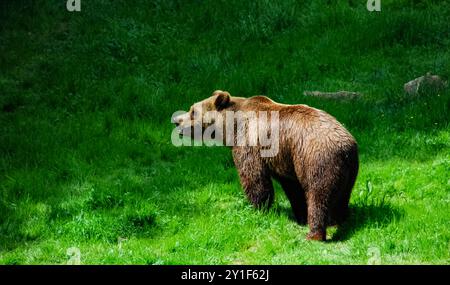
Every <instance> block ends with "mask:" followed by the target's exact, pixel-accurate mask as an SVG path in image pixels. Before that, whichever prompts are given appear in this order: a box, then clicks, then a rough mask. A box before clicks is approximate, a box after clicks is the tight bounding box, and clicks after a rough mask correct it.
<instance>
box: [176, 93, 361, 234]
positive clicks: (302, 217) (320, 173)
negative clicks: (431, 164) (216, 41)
mask: <svg viewBox="0 0 450 285" xmlns="http://www.w3.org/2000/svg"><path fill="white" fill-rule="evenodd" d="M235 112H243V113H244V114H246V112H247V113H251V114H255V115H256V118H258V117H260V116H261V115H260V114H262V113H263V112H266V113H267V112H270V114H271V115H270V116H269V117H270V118H272V117H273V118H275V117H278V121H277V124H278V125H277V129H276V131H277V132H278V133H279V134H278V141H277V143H278V144H279V145H278V146H277V148H276V150H277V152H276V153H275V154H274V155H272V156H264V155H261V154H262V151H263V150H264V149H267V146H266V145H265V146H263V145H261V144H260V143H257V144H253V145H250V144H241V145H239V144H237V140H238V139H239V138H240V137H241V136H243V135H244V134H245V133H246V132H250V133H251V132H252V131H255V130H256V129H265V130H266V131H267V133H268V134H269V136H275V132H274V131H273V130H272V129H271V130H268V128H269V127H268V124H264V123H261V124H260V126H259V127H254V126H252V127H251V126H250V122H249V118H250V117H251V116H246V115H244V116H240V117H239V118H240V119H241V120H243V121H244V123H242V124H240V127H239V126H238V122H236V121H237V119H236V118H233V119H232V121H233V124H234V128H235V129H237V132H236V133H234V132H233V133H232V134H231V136H232V138H233V139H232V143H231V144H230V143H229V141H228V143H227V145H230V146H231V148H232V153H233V160H234V163H235V165H236V168H237V170H238V174H239V177H240V181H241V184H242V187H243V189H244V192H245V194H246V196H247V197H248V199H249V200H250V202H251V203H252V204H253V205H254V206H255V207H257V208H262V207H263V208H266V207H270V206H271V204H272V202H273V198H274V189H273V185H272V180H271V178H274V179H275V180H277V181H278V182H279V183H280V184H281V186H282V188H283V190H284V192H285V193H286V196H287V198H288V199H289V202H290V204H291V207H292V210H293V212H294V215H295V218H296V219H297V221H298V222H299V223H304V222H307V223H308V225H309V228H310V231H309V233H308V235H307V239H310V240H321V241H325V240H326V228H327V226H331V225H339V224H340V223H342V222H343V221H344V219H345V218H346V216H347V212H348V204H349V199H350V194H351V191H352V188H353V185H354V183H355V180H356V176H357V174H358V147H357V144H356V141H355V139H354V138H353V136H352V135H351V134H350V133H349V132H348V131H347V130H346V129H345V128H344V127H343V126H342V125H341V124H340V123H339V122H338V121H337V120H336V119H335V118H334V117H333V116H331V115H329V114H327V113H326V112H324V111H321V110H318V109H315V108H312V107H309V106H307V105H286V104H279V103H276V102H274V101H272V100H271V99H269V98H267V97H265V96H254V97H250V98H243V97H232V96H230V94H229V93H228V92H226V91H221V90H217V91H215V92H214V93H213V94H212V96H211V97H209V98H207V99H205V100H203V101H201V102H198V103H195V104H194V105H193V106H192V107H191V108H190V110H189V112H187V113H185V114H182V115H178V116H174V117H173V119H172V121H173V123H175V124H176V125H177V129H178V131H179V132H181V133H182V132H183V130H186V129H189V130H193V128H194V126H200V128H201V131H202V132H205V131H206V129H207V128H208V127H209V126H211V125H214V124H216V125H217V124H219V125H220V126H222V124H224V122H226V121H227V122H229V120H227V117H230V116H231V115H230V114H233V113H235ZM211 114H216V115H222V116H223V118H225V119H221V120H218V119H217V117H214V118H211ZM275 115H276V116H275ZM220 126H219V127H220ZM224 128H225V129H226V131H225V132H224V133H225V135H223V136H217V135H216V137H217V139H218V140H219V141H222V142H225V138H229V136H230V131H229V129H228V128H226V127H224ZM224 128H222V129H224ZM191 133H194V132H191ZM191 136H192V135H191ZM213 136H214V134H213Z"/></svg>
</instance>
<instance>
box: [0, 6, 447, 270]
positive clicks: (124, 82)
mask: <svg viewBox="0 0 450 285" xmlns="http://www.w3.org/2000/svg"><path fill="white" fill-rule="evenodd" d="M65 2H66V1H61V0H52V1H43V0H42V1H25V0H17V1H2V2H1V3H0V130H1V132H0V264H67V263H73V262H77V260H79V261H80V262H81V263H82V264H368V263H369V264H450V211H449V205H450V110H449V108H450V90H449V89H446V90H444V91H440V92H428V91H424V92H420V94H418V95H416V96H411V95H408V94H406V93H405V92H404V90H403V84H404V83H406V82H408V81H409V80H411V79H414V78H416V77H418V76H421V75H424V74H426V73H427V72H431V73H433V74H438V75H440V76H442V77H443V78H444V79H446V80H448V79H449V78H450V22H449V21H448V19H450V3H449V2H448V1H425V0H415V1H407V0H403V1H401V0H398V1H393V0H391V1H388V0H384V1H381V2H382V11H381V12H368V11H367V9H366V1H356V0H349V1H325V0H314V1H313V0H305V1H294V0H285V1H265V0H261V1H238V0H230V1H219V0H218V1H213V0H209V1H208V0H205V1H200V0H197V1H194V0H192V1H182V0H164V1H157V0H154V1H144V0H139V1H132V2H130V1H124V0H120V1H119V0H117V1H116V0H115V1H106V0H93V1H86V0H81V11H80V12H68V11H67V10H66V3H65ZM216 89H222V90H228V91H229V92H230V93H231V94H232V95H235V96H244V97H249V96H252V95H256V94H264V95H266V96H268V97H270V98H272V99H273V100H275V101H277V102H281V103H286V104H307V105H310V106H313V107H315V108H320V109H323V110H325V111H327V112H328V113H330V114H332V115H333V116H335V117H336V118H337V119H338V120H339V121H340V122H342V123H343V124H344V125H345V127H346V128H347V129H348V130H349V131H350V132H351V133H352V134H353V135H354V137H355V138H356V140H357V141H358V144H359V150H360V171H359V175H358V179H357V182H356V185H355V187H354V189H353V194H352V198H351V203H350V208H351V215H350V218H349V220H348V221H347V222H346V223H345V224H344V225H342V226H341V227H340V228H337V229H336V228H330V229H329V231H328V232H329V233H328V238H329V241H327V242H326V243H320V242H312V241H307V240H305V235H306V233H307V232H308V228H307V226H305V225H298V224H297V223H296V222H295V221H294V219H293V214H292V212H291V209H290V205H289V202H288V200H287V198H286V197H285V195H284V193H283V191H282V190H281V188H280V186H279V185H275V186H276V198H275V203H274V206H273V208H272V209H271V210H270V211H266V212H264V211H259V210H256V209H254V208H253V207H252V206H251V205H250V204H249V203H248V201H247V200H246V198H245V196H244V194H243V192H242V190H241V187H240V184H239V179H238V176H237V172H236V169H235V167H234V164H233V161H232V158H231V152H230V150H229V149H227V148H225V147H206V146H203V147H175V146H174V145H172V143H171V132H172V130H173V125H172V124H171V123H170V118H171V115H172V113H174V112H175V111H177V110H187V109H188V108H189V107H190V105H191V104H192V103H194V102H197V101H199V100H202V99H204V98H206V97H208V96H210V94H211V93H212V91H214V90H216ZM305 90H321V91H337V90H350V91H355V92H359V93H361V94H362V95H361V96H359V97H357V98H354V99H325V98H318V97H308V96H304V95H303V91H305ZM74 260H75V261H74Z"/></svg>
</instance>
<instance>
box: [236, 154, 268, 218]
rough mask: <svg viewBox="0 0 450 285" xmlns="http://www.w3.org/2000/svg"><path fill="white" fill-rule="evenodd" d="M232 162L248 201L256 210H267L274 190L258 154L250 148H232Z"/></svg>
mask: <svg viewBox="0 0 450 285" xmlns="http://www.w3.org/2000/svg"><path fill="white" fill-rule="evenodd" d="M233 160H234V164H235V165H236V168H237V170H238V173H239V178H240V181H241V185H242V188H243V189H244V192H245V194H246V196H247V198H248V200H249V201H250V202H251V203H252V204H253V206H254V207H256V208H257V209H269V208H270V206H271V205H272V203H273V197H274V190H273V185H272V180H271V176H270V173H269V171H268V170H267V168H266V167H265V165H264V164H263V161H262V159H261V156H259V152H258V151H257V150H256V149H255V148H252V147H234V148H233Z"/></svg>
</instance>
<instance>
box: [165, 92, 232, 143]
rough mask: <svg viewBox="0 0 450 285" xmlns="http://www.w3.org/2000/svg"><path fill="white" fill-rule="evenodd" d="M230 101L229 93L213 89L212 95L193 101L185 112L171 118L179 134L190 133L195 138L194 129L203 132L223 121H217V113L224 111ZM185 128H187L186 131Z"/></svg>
mask: <svg viewBox="0 0 450 285" xmlns="http://www.w3.org/2000/svg"><path fill="white" fill-rule="evenodd" d="M230 101H231V96H230V93H228V92H226V91H221V90H217V91H214V92H213V94H212V96H211V97H209V98H207V99H205V100H203V101H200V102H198V103H195V104H194V105H192V106H191V108H190V109H189V111H188V112H187V113H184V114H182V115H178V116H176V117H174V118H173V119H172V122H173V123H174V124H175V125H176V126H177V128H178V130H179V133H180V135H186V133H188V134H190V136H191V138H196V135H201V134H196V133H195V131H196V130H198V131H201V132H202V133H203V132H204V130H205V129H207V128H208V127H210V126H212V125H214V124H217V123H220V124H222V123H223V122H218V120H217V114H218V113H221V112H222V111H224V110H225V109H226V108H227V107H228V106H229V105H230ZM186 130H189V131H188V132H186Z"/></svg>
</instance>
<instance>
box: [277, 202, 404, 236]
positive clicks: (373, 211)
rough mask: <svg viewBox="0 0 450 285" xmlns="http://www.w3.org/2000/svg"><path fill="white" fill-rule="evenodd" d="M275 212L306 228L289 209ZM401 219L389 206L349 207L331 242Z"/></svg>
mask: <svg viewBox="0 0 450 285" xmlns="http://www.w3.org/2000/svg"><path fill="white" fill-rule="evenodd" d="M276 211H277V212H278V213H279V214H281V215H286V216H288V217H289V219H290V220H292V221H295V222H296V223H298V224H299V225H301V226H307V223H306V222H299V221H297V220H296V218H295V216H294V213H293V212H292V209H291V208H290V207H277V209H276ZM402 217H403V212H402V211H401V210H399V209H397V208H394V207H393V206H392V205H390V204H386V203H384V204H369V205H362V204H361V205H350V214H349V216H348V218H347V220H346V221H345V222H344V223H343V224H342V225H340V226H338V227H337V229H336V232H335V233H334V235H333V237H332V239H331V240H330V241H331V242H337V241H345V240H348V239H349V238H351V237H352V236H353V235H354V234H355V233H356V232H358V231H359V230H361V229H363V228H372V227H379V226H384V225H388V224H390V223H391V222H392V221H394V220H399V219H401V218H402Z"/></svg>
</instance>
